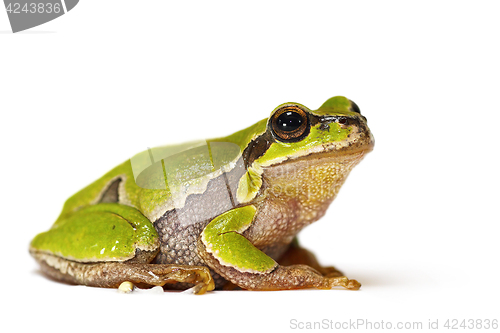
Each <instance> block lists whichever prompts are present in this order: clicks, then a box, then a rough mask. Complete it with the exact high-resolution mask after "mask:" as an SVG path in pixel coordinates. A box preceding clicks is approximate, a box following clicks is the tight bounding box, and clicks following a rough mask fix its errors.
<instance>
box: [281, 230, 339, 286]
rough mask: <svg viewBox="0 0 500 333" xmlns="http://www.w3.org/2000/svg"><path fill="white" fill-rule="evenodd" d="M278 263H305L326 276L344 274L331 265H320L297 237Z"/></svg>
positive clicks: (283, 264)
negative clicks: (300, 243)
mask: <svg viewBox="0 0 500 333" xmlns="http://www.w3.org/2000/svg"><path fill="white" fill-rule="evenodd" d="M278 263H279V264H280V265H282V266H291V265H307V266H310V267H312V268H314V269H315V270H317V271H318V272H320V273H321V274H323V275H324V276H328V277H335V276H344V274H343V273H342V272H341V271H339V270H338V269H336V268H335V267H333V266H321V265H320V263H319V262H318V260H317V259H316V256H315V255H314V254H313V253H312V252H311V251H309V250H307V249H305V248H303V247H301V246H300V245H299V242H298V240H297V238H295V239H294V240H293V242H292V243H291V244H290V247H289V248H288V249H287V251H286V252H285V253H284V254H283V255H282V256H281V258H280V259H279V260H278Z"/></svg>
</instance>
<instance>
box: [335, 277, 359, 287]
mask: <svg viewBox="0 0 500 333" xmlns="http://www.w3.org/2000/svg"><path fill="white" fill-rule="evenodd" d="M327 279H328V285H329V287H330V288H334V287H344V288H346V289H349V290H358V289H359V288H360V287H361V283H359V282H358V281H356V280H349V279H348V278H347V277H345V276H338V277H329V278H327Z"/></svg>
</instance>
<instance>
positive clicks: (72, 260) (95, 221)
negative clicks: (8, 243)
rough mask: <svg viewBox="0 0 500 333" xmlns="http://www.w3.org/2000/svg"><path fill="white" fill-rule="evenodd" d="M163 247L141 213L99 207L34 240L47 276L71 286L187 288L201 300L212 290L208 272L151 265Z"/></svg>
mask: <svg viewBox="0 0 500 333" xmlns="http://www.w3.org/2000/svg"><path fill="white" fill-rule="evenodd" d="M159 247H160V243H159V239H158V234H157V232H156V230H155V228H154V227H153V225H152V223H151V222H150V221H149V220H148V219H147V218H146V217H145V216H144V215H142V214H141V213H140V212H139V211H138V210H136V209H135V208H133V207H129V206H124V205H120V204H117V203H101V204H97V205H93V206H88V207H86V208H83V209H80V210H78V211H77V212H75V213H73V214H72V215H70V216H68V217H64V218H62V219H60V220H58V221H56V223H55V224H54V226H53V227H52V229H50V230H49V231H47V232H44V233H41V234H39V235H38V236H36V237H35V239H33V241H32V242H31V245H30V253H31V255H32V256H33V257H34V258H35V259H36V260H37V261H38V262H39V263H40V267H41V269H42V272H43V273H45V274H46V275H48V276H50V277H52V278H54V279H56V280H59V281H63V282H67V283H72V284H83V285H88V286H95V287H104V288H118V287H119V286H120V285H121V284H122V283H124V282H131V283H132V284H136V285H139V286H163V285H165V284H167V283H176V282H187V283H192V284H194V285H195V287H194V289H193V291H194V292H195V293H198V294H201V293H204V292H205V291H209V290H212V289H214V282H213V279H212V277H211V275H210V271H209V269H208V268H207V267H202V266H185V265H168V264H150V262H151V261H152V260H153V259H154V257H155V256H156V254H157V253H158V251H159Z"/></svg>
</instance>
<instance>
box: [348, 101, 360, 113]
mask: <svg viewBox="0 0 500 333" xmlns="http://www.w3.org/2000/svg"><path fill="white" fill-rule="evenodd" d="M350 101H351V100H350ZM351 111H353V112H357V113H359V114H361V110H360V109H359V106H357V105H356V103H354V102H353V101H351Z"/></svg>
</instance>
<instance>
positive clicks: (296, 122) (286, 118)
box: [277, 111, 303, 132]
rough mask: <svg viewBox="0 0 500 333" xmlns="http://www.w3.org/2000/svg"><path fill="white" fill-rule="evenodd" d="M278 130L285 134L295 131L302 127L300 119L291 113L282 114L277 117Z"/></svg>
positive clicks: (294, 113) (295, 113)
mask: <svg viewBox="0 0 500 333" xmlns="http://www.w3.org/2000/svg"><path fill="white" fill-rule="evenodd" d="M277 120H278V128H279V129H280V130H282V131H285V132H291V131H295V130H296V129H297V128H299V127H300V125H302V122H303V120H302V117H301V116H300V115H299V114H298V113H297V112H293V111H287V112H283V113H282V114H281V115H280V116H279V117H278V119H277Z"/></svg>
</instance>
